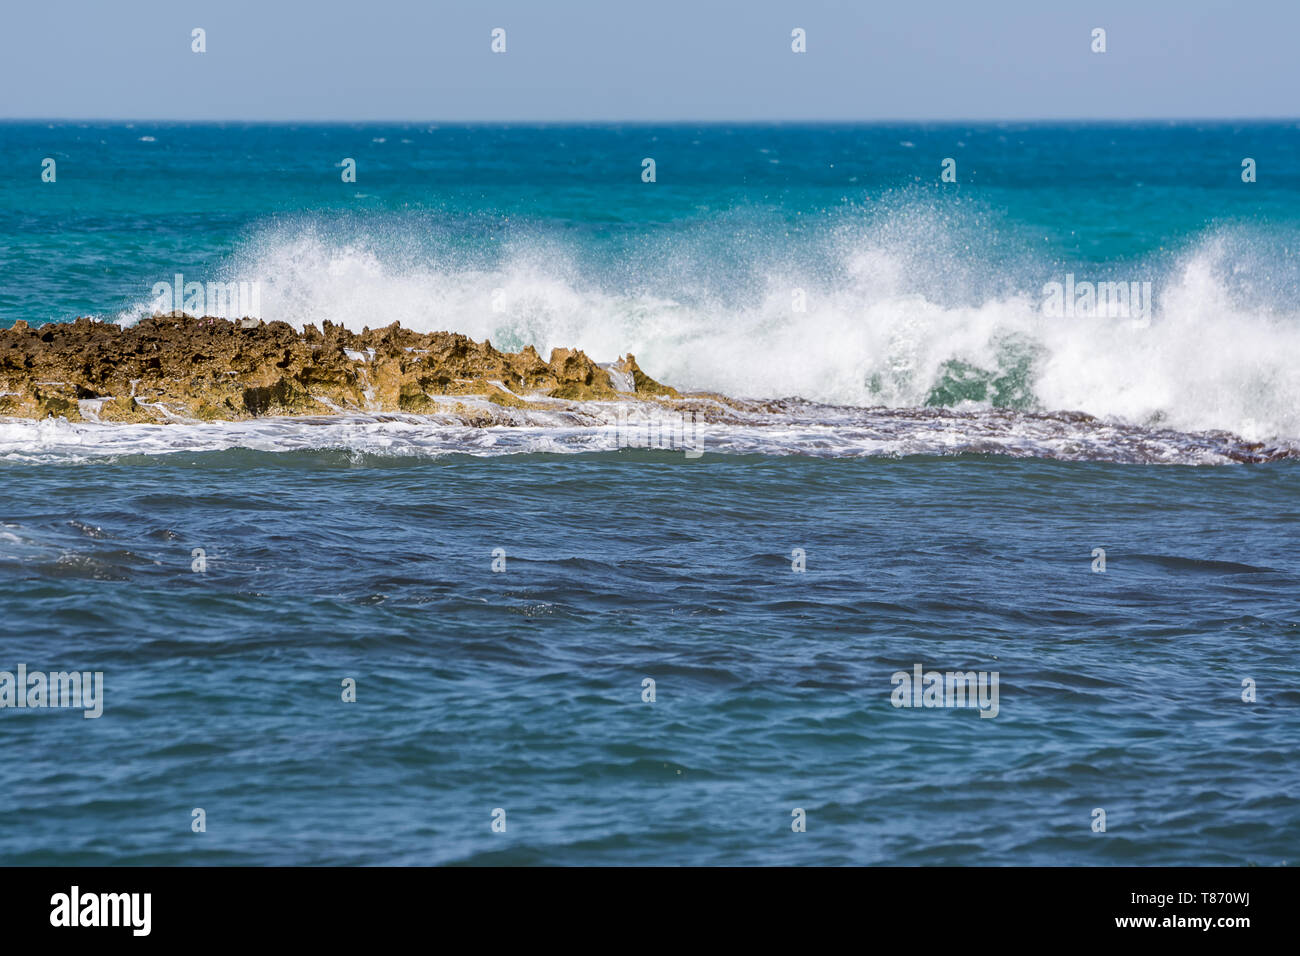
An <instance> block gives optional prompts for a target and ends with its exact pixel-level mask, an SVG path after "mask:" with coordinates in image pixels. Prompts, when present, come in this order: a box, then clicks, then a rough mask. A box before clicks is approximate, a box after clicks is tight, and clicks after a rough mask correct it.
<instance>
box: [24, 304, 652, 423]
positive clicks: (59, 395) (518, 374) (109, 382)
mask: <svg viewBox="0 0 1300 956" xmlns="http://www.w3.org/2000/svg"><path fill="white" fill-rule="evenodd" d="M612 367H613V368H614V369H616V370H617V371H618V372H619V374H618V376H617V378H618V380H619V381H620V382H622V383H627V382H631V383H632V384H633V387H634V391H633V392H631V393H629V392H627V391H620V390H619V389H618V388H617V387H616V383H615V378H614V377H611V375H610V373H609V372H608V371H606V370H605V369H604V368H601V366H599V365H598V364H596V363H595V362H593V361H592V360H591V359H590V358H588V357H587V356H586V355H585V354H584V353H582V352H580V351H577V350H573V349H562V348H557V349H554V350H553V351H552V352H551V355H550V358H549V360H547V361H543V360H542V357H541V356H540V355H538V353H537V351H536V350H535V349H534V348H533V347H532V346H531V345H530V346H528V347H526V348H524V349H523V350H522V351H520V352H499V351H497V350H496V349H494V348H493V347H492V344H491V343H490V342H486V341H485V342H481V343H479V342H475V341H473V340H472V339H470V338H468V337H467V336H464V335H457V334H454V333H451V332H429V333H420V332H412V331H411V330H409V329H404V328H402V327H401V326H400V325H398V324H397V323H393V324H392V325H389V326H387V327H385V328H382V329H374V330H371V329H365V330H364V331H362V332H360V333H357V332H351V331H349V330H347V329H345V328H343V327H341V326H336V325H333V324H331V323H330V322H325V323H324V325H323V328H321V329H317V328H316V327H315V326H314V325H308V326H307V327H306V328H304V329H303V330H302V331H298V330H297V329H295V328H294V327H293V326H291V325H288V324H287V323H284V322H261V321H256V322H254V321H250V320H248V319H244V320H240V321H237V322H230V321H227V320H226V319H219V318H213V317H210V316H208V317H204V318H194V317H192V316H189V315H181V316H172V315H155V316H152V317H150V318H147V319H144V320H142V321H141V322H140V323H139V324H137V325H134V326H130V327H127V328H123V327H122V326H118V325H114V324H108V323H103V322H96V321H93V320H91V319H86V318H80V319H77V320H76V321H75V322H51V323H49V324H46V325H42V326H39V327H37V328H31V327H29V326H28V325H27V323H26V322H22V321H19V322H16V323H15V324H14V326H13V328H11V329H0V416H15V417H21V418H49V417H55V418H66V419H68V420H69V421H105V422H166V421H178V420H200V421H204V420H207V421H213V420H237V419H247V418H257V417H261V416H267V415H325V414H331V413H334V414H338V413H345V412H357V411H360V412H383V411H391V412H414V413H423V412H433V411H436V410H438V409H439V407H440V404H441V403H440V400H444V399H445V398H446V397H447V396H482V397H485V398H487V399H488V400H489V401H491V402H494V403H496V404H498V405H503V406H509V407H530V406H534V405H538V404H545V403H548V402H553V401H554V400H556V399H560V400H571V401H593V400H615V399H619V398H627V397H629V395H632V396H635V397H636V398H639V399H651V400H653V399H655V398H676V397H677V392H676V391H675V390H674V389H671V388H668V387H667V386H664V385H661V384H659V383H658V382H656V381H654V380H653V379H651V378H650V377H649V376H647V375H646V374H645V373H644V372H642V371H641V369H640V368H638V367H637V364H636V360H635V359H634V358H633V357H632V356H631V355H628V356H627V357H625V358H622V359H620V360H619V361H618V362H617V363H616V364H615V365H614V366H612Z"/></svg>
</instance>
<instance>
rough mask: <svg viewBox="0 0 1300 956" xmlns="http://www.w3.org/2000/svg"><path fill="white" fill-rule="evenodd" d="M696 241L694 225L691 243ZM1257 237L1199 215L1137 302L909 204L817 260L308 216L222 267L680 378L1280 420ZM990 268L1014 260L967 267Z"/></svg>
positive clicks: (302, 306)
mask: <svg viewBox="0 0 1300 956" xmlns="http://www.w3.org/2000/svg"><path fill="white" fill-rule="evenodd" d="M706 251H707V248H706V247H705V248H701V247H699V245H698V244H697V246H695V247H693V250H692V254H703V253H704V252H706ZM1261 255H1262V253H1261V252H1260V250H1258V249H1254V248H1252V246H1251V242H1250V240H1249V237H1246V238H1242V237H1241V236H1237V235H1229V234H1224V233H1221V232H1215V233H1210V234H1207V235H1206V236H1203V237H1202V238H1201V239H1200V240H1199V241H1198V242H1196V243H1194V244H1193V245H1191V246H1190V247H1188V248H1186V249H1185V250H1184V251H1183V252H1182V253H1181V255H1178V256H1176V257H1172V258H1170V259H1169V260H1167V261H1165V262H1164V263H1163V264H1161V265H1160V266H1158V268H1159V270H1160V271H1159V273H1158V274H1153V271H1152V269H1147V268H1145V267H1139V268H1138V273H1137V274H1134V275H1131V276H1129V275H1127V274H1125V275H1124V276H1123V278H1131V279H1133V280H1139V279H1141V280H1154V300H1155V301H1154V308H1153V310H1152V314H1151V316H1150V320H1149V322H1143V321H1133V320H1129V319H1114V318H1100V317H1096V318H1054V317H1050V316H1046V315H1044V314H1043V311H1042V308H1041V303H1042V285H1043V284H1044V283H1045V282H1049V281H1059V280H1060V279H1062V278H1063V276H1062V274H1061V273H1062V272H1063V270H1061V269H1059V268H1056V267H1053V266H1052V265H1051V264H1048V263H1043V262H1036V261H1033V260H1025V259H1023V258H1022V259H1020V260H1017V262H1016V264H1015V265H1014V266H1008V265H1007V264H1006V262H1002V264H1000V265H996V266H995V265H993V264H991V263H990V264H981V263H980V262H979V260H978V258H976V257H975V254H974V253H972V252H970V251H969V250H968V249H965V248H964V247H963V245H962V243H961V242H960V241H957V240H956V239H954V236H953V235H952V234H951V233H950V231H949V232H945V226H944V224H943V223H937V222H935V221H934V220H933V219H930V218H927V217H926V216H924V215H911V216H909V217H906V218H905V219H904V220H903V221H901V222H900V221H897V220H890V221H888V222H886V223H884V224H883V225H882V224H879V223H877V224H874V225H872V226H871V227H870V228H865V227H864V228H862V229H857V230H841V231H840V232H839V233H837V234H836V235H835V237H834V240H833V241H832V242H829V243H828V244H827V246H826V249H825V255H824V256H823V260H822V261H821V264H820V266H818V267H813V266H812V265H810V258H812V257H809V256H804V257H802V258H799V257H791V259H790V261H783V260H782V259H781V258H780V257H779V256H777V257H776V258H769V259H765V260H763V261H761V262H757V261H756V262H751V263H749V266H748V267H747V268H746V269H744V270H743V275H742V276H738V277H737V278H736V279H735V281H733V282H730V283H729V282H728V281H727V280H726V278H725V277H722V278H718V277H717V276H716V275H715V276H713V277H712V281H711V283H709V284H706V287H704V288H701V287H700V285H699V284H698V283H697V282H695V281H694V279H693V278H689V279H688V278H685V275H686V272H688V271H689V270H676V269H674V268H673V265H674V263H673V261H672V257H671V256H670V257H669V258H668V259H666V260H665V259H664V258H663V257H659V258H654V259H653V268H652V267H651V266H646V267H644V268H642V269H641V271H640V272H639V273H637V272H636V269H635V268H634V266H633V265H632V264H629V263H627V262H623V263H620V264H618V266H619V267H618V268H609V269H607V270H606V271H605V272H604V273H602V272H601V271H600V270H595V269H592V268H590V266H589V265H586V264H584V263H583V262H582V261H581V256H580V255H579V250H576V249H575V248H573V247H572V246H566V245H565V244H564V243H563V242H561V241H559V240H556V239H554V238H542V239H535V240H530V241H527V242H523V241H519V242H516V243H514V244H513V245H510V244H507V246H506V248H505V249H504V251H500V252H499V254H498V255H496V257H495V259H494V260H493V261H491V262H485V261H483V260H482V259H477V260H476V259H475V258H474V257H473V256H465V257H460V258H457V257H456V256H447V255H437V256H422V255H421V253H420V251H419V250H418V249H416V250H414V251H413V250H412V249H411V248H409V246H408V247H403V248H402V249H400V250H398V252H394V250H393V249H392V248H391V246H386V245H385V243H384V242H383V241H381V240H379V239H367V238H366V237H365V236H362V237H357V236H351V237H350V238H348V239H347V240H346V241H342V240H337V239H334V238H331V237H330V235H329V233H328V230H324V229H312V228H306V229H303V228H294V229H292V230H290V229H278V230H272V231H270V232H268V233H266V234H264V235H262V236H261V237H260V238H259V239H258V240H257V241H255V242H253V243H251V244H250V245H249V246H248V247H247V248H246V249H244V250H242V252H241V253H240V255H239V256H237V257H236V259H235V260H233V261H232V262H231V263H230V266H229V270H228V275H227V280H228V281H229V280H238V281H259V282H260V283H261V288H262V306H263V308H262V317H263V318H265V319H267V320H268V321H269V320H282V321H285V322H288V323H290V324H292V325H295V326H298V327H301V326H302V325H304V324H306V323H315V324H317V325H319V324H320V323H321V322H322V321H326V320H328V321H331V322H334V323H336V324H340V325H343V326H346V327H349V328H352V329H356V330H360V329H361V328H362V327H363V326H369V327H371V328H375V327H379V326H382V325H387V324H388V323H390V322H393V321H398V322H401V324H402V325H403V326H405V327H408V328H412V329H415V330H417V331H435V330H449V331H454V332H461V333H464V334H466V335H469V336H471V337H473V338H475V339H480V340H481V339H489V340H491V341H492V343H493V344H494V345H496V346H498V347H505V348H512V349H513V348H519V347H522V346H523V345H526V344H532V345H534V346H535V347H537V348H538V349H539V351H541V352H542V354H546V353H547V352H548V350H549V349H551V348H554V347H559V346H564V347H573V346H576V347H579V348H582V349H584V350H585V351H587V352H588V354H591V355H592V356H593V357H595V358H597V359H598V360H609V359H612V358H614V357H616V356H617V355H620V354H623V353H626V352H628V351H631V352H634V353H635V354H636V356H637V359H638V362H639V363H640V364H641V366H642V367H643V368H645V369H646V370H647V372H648V373H649V374H651V375H652V376H653V377H655V378H657V379H659V380H660V381H664V382H669V383H671V384H674V385H676V386H678V387H680V388H686V389H701V390H712V391H718V392H722V393H725V394H728V395H733V396H740V397H751V398H781V397H789V396H800V397H803V398H805V399H808V400H811V401H815V402H820V403H825V404H831V405H849V406H857V407H871V406H884V407H888V408H914V407H921V406H925V405H927V404H929V405H935V404H937V405H947V406H958V405H960V403H962V402H963V401H965V402H973V403H974V404H975V405H976V406H979V407H988V406H1005V405H1010V406H1011V407H1016V408H1021V409H1026V410H1038V411H1062V410H1076V411H1082V412H1086V413H1088V414H1090V415H1094V416H1097V417H1100V418H1104V419H1109V420H1113V421H1116V422H1122V423H1127V424H1133V425H1143V426H1148V427H1168V428H1173V429H1178V430H1181V431H1204V430H1215V429H1218V430H1225V431H1230V432H1233V433H1235V434H1237V435H1240V436H1242V437H1244V438H1246V439H1250V440H1258V441H1274V440H1290V439H1294V438H1296V437H1297V436H1300V307H1297V306H1296V305H1295V304H1294V303H1292V304H1290V305H1288V304H1287V301H1286V299H1285V297H1282V298H1281V299H1280V300H1279V296H1278V295H1273V296H1272V297H1271V298H1270V297H1269V296H1267V295H1263V296H1261V295H1259V294H1257V293H1258V291H1259V287H1261V286H1266V285H1267V280H1268V278H1269V268H1268V263H1267V262H1264V263H1263V264H1262V265H1261V262H1260V257H1261ZM796 259H797V260H798V261H795V260H796ZM1008 268H1010V269H1013V271H1014V273H1015V274H1014V275H1013V276H1010V277H1006V276H1002V275H1000V274H999V275H997V276H994V277H993V278H992V279H991V278H990V276H989V275H988V274H984V275H981V273H1000V271H1005V270H1007V269H1008ZM1152 268H1153V269H1154V268H1157V267H1152ZM634 274H635V276H636V278H637V281H636V282H631V281H629V276H630V275H634ZM1256 274H1257V275H1256ZM1243 275H1245V276H1247V278H1251V277H1252V276H1253V277H1254V278H1257V279H1258V280H1259V281H1258V282H1256V283H1255V285H1254V286H1252V285H1251V283H1250V282H1243V281H1242V276H1243ZM971 276H976V277H979V278H980V281H978V282H973V281H970V277H971ZM1097 278H1104V277H1097ZM994 279H996V281H994ZM964 282H965V283H967V284H968V285H969V288H967V289H965V290H963V289H962V288H960V287H961V285H962V283H964ZM954 285H956V286H957V287H958V288H957V289H956V292H955V293H954ZM992 287H997V288H998V291H997V292H996V293H991V292H988V291H987V290H988V289H989V288H992ZM630 288H635V289H636V291H633V292H629V291H627V290H628V289H630ZM795 290H802V293H803V299H804V304H805V310H804V311H799V310H797V309H796V307H795V306H796V301H795V300H796V298H797V296H798V293H797V292H796V291H795ZM963 407H964V406H963Z"/></svg>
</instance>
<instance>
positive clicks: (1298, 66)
mask: <svg viewBox="0 0 1300 956" xmlns="http://www.w3.org/2000/svg"><path fill="white" fill-rule="evenodd" d="M193 27H203V28H204V29H206V31H207V47H208V49H207V52H206V53H203V54H195V53H192V52H191V51H190V30H191V29H192V28H193ZM493 27H504V28H505V29H506V31H507V52H506V53H505V54H504V55H494V54H492V53H491V52H490V50H489V43H490V31H491V30H492V28H493ZM794 27H802V28H804V29H805V30H806V31H807V36H808V52H807V53H806V54H802V55H797V54H794V53H792V52H791V51H790V31H791V29H792V28H794ZM1094 27H1103V28H1105V29H1106V31H1107V45H1108V52H1107V53H1105V54H1094V53H1092V52H1091V51H1090V49H1089V46H1090V42H1091V40H1090V34H1091V31H1092V29H1093V28H1094ZM1298 49H1300V0H1263V2H1251V3H1247V2H1244V0H1235V2H1228V0H1121V2H1110V0H1100V2H1097V0H1090V2H1080V0H899V2H892V3H885V2H875V0H788V2H780V0H500V2H498V0H462V2H443V0H356V2H343V0H314V2H307V0H8V2H6V3H5V4H4V7H3V9H2V10H0V117H3V118H73V119H182V120H204V119H235V120H240V119H242V120H276V119H300V120H391V119H411V120H449V121H455V120H482V121H509V120H515V121H548V120H549V121H601V120H631V121H637V120H646V121H653V120H739V121H755V120H794V121H798V120H917V119H1033V118H1061V119H1108V118H1113V119H1129V118H1154V117H1170V118H1177V117H1182V118H1190V117H1242V118H1247V117H1295V116H1298V115H1300V53H1297V50H1298Z"/></svg>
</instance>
